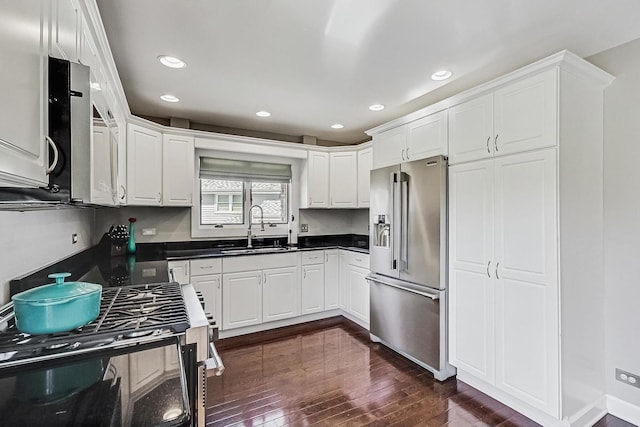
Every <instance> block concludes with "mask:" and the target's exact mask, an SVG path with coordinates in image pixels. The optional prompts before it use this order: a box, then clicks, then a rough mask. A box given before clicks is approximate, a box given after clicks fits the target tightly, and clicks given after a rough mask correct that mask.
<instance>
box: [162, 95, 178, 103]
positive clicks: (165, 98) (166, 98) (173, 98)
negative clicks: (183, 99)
mask: <svg viewBox="0 0 640 427" xmlns="http://www.w3.org/2000/svg"><path fill="white" fill-rule="evenodd" d="M160 99H162V100H163V101H167V102H178V101H180V98H178V97H176V96H173V95H162V96H161V97H160Z"/></svg>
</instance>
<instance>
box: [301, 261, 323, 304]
mask: <svg viewBox="0 0 640 427" xmlns="http://www.w3.org/2000/svg"><path fill="white" fill-rule="evenodd" d="M301 276H302V277H301V280H300V314H311V313H317V312H320V311H323V310H324V307H325V304H324V264H312V265H303V266H302V272H301Z"/></svg>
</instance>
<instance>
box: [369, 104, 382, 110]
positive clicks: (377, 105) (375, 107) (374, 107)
mask: <svg viewBox="0 0 640 427" xmlns="http://www.w3.org/2000/svg"><path fill="white" fill-rule="evenodd" d="M369 110H371V111H380V110H384V105H382V104H373V105H369Z"/></svg>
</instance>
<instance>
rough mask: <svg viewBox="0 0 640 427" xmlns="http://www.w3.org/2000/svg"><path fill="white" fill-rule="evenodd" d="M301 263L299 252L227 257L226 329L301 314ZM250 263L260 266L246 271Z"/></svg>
mask: <svg viewBox="0 0 640 427" xmlns="http://www.w3.org/2000/svg"><path fill="white" fill-rule="evenodd" d="M297 265H298V260H297V254H296V253H287V254H269V255H252V256H241V257H229V258H224V259H223V261H222V272H223V274H222V327H223V329H224V330H227V329H233V328H241V327H245V326H252V325H259V324H261V323H264V322H271V321H274V320H282V319H288V318H291V317H295V316H298V315H299V313H300V305H299V297H298V295H299V287H300V282H299V279H298V267H297ZM247 266H253V267H254V268H256V269H255V270H251V271H243V270H244V269H245V268H246V267H247ZM258 268H259V270H258Z"/></svg>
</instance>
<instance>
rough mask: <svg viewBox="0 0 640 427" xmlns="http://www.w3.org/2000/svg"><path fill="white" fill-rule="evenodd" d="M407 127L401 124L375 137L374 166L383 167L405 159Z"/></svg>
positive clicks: (375, 167)
mask: <svg viewBox="0 0 640 427" xmlns="http://www.w3.org/2000/svg"><path fill="white" fill-rule="evenodd" d="M406 146H407V128H406V126H400V127H397V128H394V129H390V130H388V131H386V132H382V133H380V134H377V135H374V137H373V168H374V169H377V168H382V167H385V166H390V165H395V164H398V163H402V162H403V161H404V150H405V148H406Z"/></svg>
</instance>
